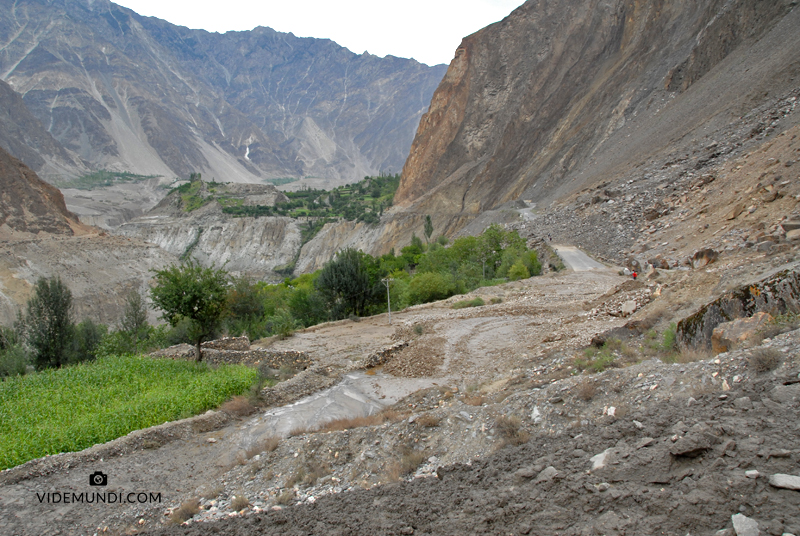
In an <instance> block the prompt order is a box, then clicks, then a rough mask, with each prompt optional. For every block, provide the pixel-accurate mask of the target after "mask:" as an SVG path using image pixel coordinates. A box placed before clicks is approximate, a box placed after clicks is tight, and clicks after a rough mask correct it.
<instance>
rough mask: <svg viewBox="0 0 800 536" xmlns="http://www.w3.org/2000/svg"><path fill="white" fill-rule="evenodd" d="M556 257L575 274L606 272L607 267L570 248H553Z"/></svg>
mask: <svg viewBox="0 0 800 536" xmlns="http://www.w3.org/2000/svg"><path fill="white" fill-rule="evenodd" d="M553 249H554V250H556V252H557V253H558V256H559V257H561V259H562V260H563V261H564V264H565V265H567V267H568V268H570V269H572V270H574V271H576V272H588V271H590V270H606V269H608V267H607V266H605V265H604V264H601V263H599V262H597V261H596V260H594V259H593V258H591V257H590V256H588V255H587V254H586V253H584V252H583V251H581V250H579V249H578V248H576V247H572V246H555V245H554V246H553Z"/></svg>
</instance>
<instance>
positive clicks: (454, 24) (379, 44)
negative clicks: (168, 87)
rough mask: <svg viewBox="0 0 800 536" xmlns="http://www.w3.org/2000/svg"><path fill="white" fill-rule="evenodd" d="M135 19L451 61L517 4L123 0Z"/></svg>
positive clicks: (494, 0) (505, 0) (499, 0)
mask: <svg viewBox="0 0 800 536" xmlns="http://www.w3.org/2000/svg"><path fill="white" fill-rule="evenodd" d="M116 3H118V4H120V5H124V6H125V7H128V8H130V9H132V10H134V11H135V12H137V13H139V14H140V15H145V16H152V17H158V18H160V19H164V20H167V21H169V22H171V23H173V24H178V25H181V26H188V27H189V28H202V29H204V30H208V31H211V32H226V31H229V30H252V29H253V28H255V27H256V26H268V27H270V28H272V29H274V30H278V31H280V32H292V33H293V34H295V35H297V36H300V37H317V38H328V39H332V40H333V41H336V42H337V43H338V44H340V45H342V46H344V47H347V48H349V49H350V50H352V51H353V52H356V53H359V54H360V53H362V52H364V51H365V50H367V51H369V52H370V54H375V55H378V56H385V55H387V54H391V55H393V56H399V57H402V58H414V59H416V60H418V61H421V62H423V63H427V64H429V65H433V64H436V63H449V62H450V60H451V59H452V57H453V53H454V52H455V50H456V48H457V47H458V45H459V43H460V42H461V38H462V37H465V36H467V35H469V34H471V33H474V32H476V31H478V30H480V29H481V28H483V27H485V26H488V25H489V24H491V23H493V22H497V21H499V20H501V19H502V18H503V17H505V16H506V15H508V14H509V13H511V11H512V10H513V9H514V8H516V7H517V6H518V5H520V4H521V3H522V0H405V1H404V2H385V1H381V0H339V1H337V2H333V1H331V0H294V1H287V0H282V1H276V0H266V1H261V2H253V0H224V1H219V0H216V1H207V0H192V1H189V0H167V1H165V0H121V1H119V2H116Z"/></svg>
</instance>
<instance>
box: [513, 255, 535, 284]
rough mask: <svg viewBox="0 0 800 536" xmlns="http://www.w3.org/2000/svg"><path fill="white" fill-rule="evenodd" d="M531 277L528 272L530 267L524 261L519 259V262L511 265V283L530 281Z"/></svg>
mask: <svg viewBox="0 0 800 536" xmlns="http://www.w3.org/2000/svg"><path fill="white" fill-rule="evenodd" d="M530 276H531V274H530V272H528V267H527V266H525V264H524V263H523V262H522V259H517V262H515V263H514V264H512V265H511V268H509V270H508V278H509V279H510V280H511V281H518V280H520V279H528V278H529V277H530Z"/></svg>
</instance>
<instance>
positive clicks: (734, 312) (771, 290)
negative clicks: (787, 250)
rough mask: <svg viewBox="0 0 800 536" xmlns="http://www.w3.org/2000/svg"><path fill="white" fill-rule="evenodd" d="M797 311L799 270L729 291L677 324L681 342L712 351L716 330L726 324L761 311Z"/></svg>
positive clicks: (799, 288) (799, 286)
mask: <svg viewBox="0 0 800 536" xmlns="http://www.w3.org/2000/svg"><path fill="white" fill-rule="evenodd" d="M797 310H800V271H798V270H797V269H795V270H782V271H780V272H777V273H775V274H773V275H771V276H769V277H767V278H765V279H763V280H762V281H758V282H755V283H752V284H748V285H744V286H742V287H740V288H738V289H735V290H732V291H729V292H726V293H725V294H723V295H722V296H721V297H720V298H718V299H716V300H714V301H713V302H711V303H709V304H707V305H705V306H703V307H702V308H701V309H700V310H699V311H698V312H696V313H695V314H693V315H691V316H689V317H687V318H684V319H683V320H681V321H680V322H678V327H677V334H678V342H679V343H680V344H682V345H684V346H689V347H695V348H696V347H705V348H710V347H711V337H712V334H713V332H714V328H716V327H717V326H718V325H720V324H722V323H723V322H730V321H732V320H735V319H737V318H747V317H750V316H753V315H754V314H755V313H757V312H759V311H765V312H766V311H769V312H770V313H773V314H775V313H777V314H783V313H785V312H786V311H797Z"/></svg>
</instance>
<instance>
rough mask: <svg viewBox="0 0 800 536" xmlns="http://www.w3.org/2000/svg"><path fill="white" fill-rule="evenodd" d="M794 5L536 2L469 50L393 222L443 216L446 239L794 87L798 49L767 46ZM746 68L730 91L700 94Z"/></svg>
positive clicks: (423, 142)
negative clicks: (472, 222) (481, 216)
mask: <svg viewBox="0 0 800 536" xmlns="http://www.w3.org/2000/svg"><path fill="white" fill-rule="evenodd" d="M794 4H795V2H791V1H788V0H771V1H765V2H758V3H753V2H748V1H744V0H739V1H733V2H730V1H729V2H724V1H722V0H703V1H700V2H690V3H686V2H677V1H670V0H647V1H645V0H642V1H631V0H616V1H611V2H605V1H603V2H601V1H599V0H560V1H547V0H530V1H528V2H526V3H525V4H524V5H522V6H521V7H520V8H518V9H517V10H515V11H514V12H513V13H512V14H511V15H509V16H508V17H507V18H506V19H504V20H503V21H501V22H499V23H497V24H494V25H491V26H489V27H487V28H485V29H483V30H481V31H479V32H477V33H475V34H473V35H471V36H469V37H467V38H465V39H464V40H463V42H462V44H461V46H460V47H459V48H458V51H457V52H456V56H455V58H454V59H453V61H452V62H451V64H450V66H449V69H448V71H447V74H446V75H445V77H444V79H443V80H442V83H441V84H440V86H439V88H438V89H437V90H436V92H435V93H434V96H433V98H432V101H431V104H430V107H429V110H428V112H427V113H426V114H425V115H423V117H422V119H421V121H420V124H419V128H418V130H417V134H416V137H415V139H414V142H413V144H412V147H411V151H410V155H409V157H408V160H407V161H406V164H405V166H404V168H403V173H402V180H401V183H400V187H399V190H398V192H397V194H396V195H395V203H396V205H398V206H399V207H400V208H401V210H399V211H397V210H396V211H395V213H394V215H393V216H392V218H394V220H395V221H398V220H399V219H403V218H406V219H407V220H408V223H407V224H401V226H402V225H406V227H408V228H409V229H408V230H407V231H406V233H405V235H410V231H411V229H410V227H413V226H418V223H417V220H418V219H419V218H418V217H416V215H419V214H430V215H432V216H433V218H434V224H435V227H436V234H438V233H439V232H447V231H448V230H449V231H450V232H453V231H455V230H457V229H458V228H460V227H461V226H463V224H464V223H465V222H466V221H469V219H470V218H471V217H474V216H475V215H477V214H478V213H480V212H482V211H485V210H489V209H494V208H498V207H500V206H502V205H503V204H504V203H506V202H508V201H511V200H515V199H528V200H533V201H534V202H539V203H544V202H548V201H551V200H553V199H556V198H558V197H559V196H562V195H565V194H568V193H570V192H572V191H575V190H579V189H581V188H583V187H584V186H586V185H587V184H591V183H593V182H598V181H600V180H602V179H603V178H604V177H606V178H607V177H608V175H609V174H611V173H616V172H617V171H618V170H619V169H620V166H626V165H628V166H634V165H636V164H638V163H641V162H643V161H646V160H647V159H648V158H649V157H650V156H652V155H654V154H656V153H658V152H660V151H669V150H671V149H674V148H675V147H671V146H670V145H671V144H673V143H675V142H676V141H678V140H681V139H683V138H684V137H686V136H689V135H692V133H696V132H700V131H702V129H703V128H705V126H707V125H708V124H709V123H710V122H713V121H719V120H722V119H725V120H732V119H733V118H734V117H735V116H738V115H741V114H742V112H743V111H746V110H749V109H752V108H754V107H755V106H757V105H758V104H759V103H761V102H763V101H764V99H765V98H767V97H768V95H774V94H775V92H776V91H779V90H782V89H786V88H787V87H790V85H791V81H790V80H789V76H788V75H785V73H786V72H787V70H786V69H787V66H791V65H793V64H794V67H791V68H790V69H789V70H792V71H794V70H797V69H796V68H797V66H796V59H794V60H793V59H792V57H791V54H790V51H789V50H787V49H786V47H785V46H781V44H780V42H777V43H776V44H777V49H776V48H773V49H772V50H765V51H760V52H757V49H758V47H759V43H761V42H762V41H763V40H764V39H766V38H767V37H769V36H771V35H772V36H773V38H774V34H775V32H776V31H778V30H776V29H777V28H778V27H779V26H780V25H781V24H782V23H783V25H784V26H786V25H788V24H789V23H788V22H787V21H788V19H790V18H792V17H794V18H796V17H795V14H794V13H793V12H792V10H793V9H794V7H793V6H794ZM797 28H798V27H797V26H795V27H794V29H792V28H791V27H789V28H788V29H783V30H780V31H786V32H788V34H789V35H793V36H796V34H797V32H798V31H800V30H798V29H797ZM733 72H737V73H738V74H737V76H734V77H729V78H730V79H729V80H727V84H728V85H726V86H724V87H716V88H714V87H710V88H709V87H708V84H706V85H705V87H703V88H702V89H696V88H695V87H694V86H695V85H696V84H697V83H698V81H701V80H704V79H709V80H710V79H713V78H714V77H717V76H719V74H720V73H728V74H730V73H733ZM781 73H784V75H782V74H781ZM764 90H766V94H765V93H764ZM688 109H692V110H693V112H692V113H687V110H688ZM721 118H722V119H721ZM412 215H414V216H413V217H412ZM415 230H416V231H417V232H418V233H419V228H417V229H415ZM384 249H385V248H384Z"/></svg>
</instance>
